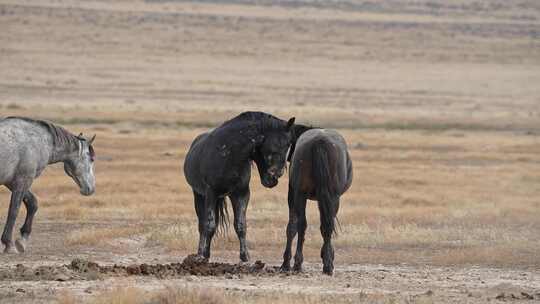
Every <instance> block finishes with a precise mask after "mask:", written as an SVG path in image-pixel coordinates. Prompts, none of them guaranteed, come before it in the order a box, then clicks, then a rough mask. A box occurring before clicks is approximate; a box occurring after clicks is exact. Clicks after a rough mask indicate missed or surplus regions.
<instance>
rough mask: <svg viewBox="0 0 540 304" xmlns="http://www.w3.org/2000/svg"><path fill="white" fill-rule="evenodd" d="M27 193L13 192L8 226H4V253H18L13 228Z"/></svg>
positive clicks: (7, 221)
mask: <svg viewBox="0 0 540 304" xmlns="http://www.w3.org/2000/svg"><path fill="white" fill-rule="evenodd" d="M25 192H26V191H20V190H12V191H11V201H10V203H9V210H8V216H7V220H6V225H5V226H4V232H3V233H2V238H1V240H2V244H4V246H5V249H4V253H16V252H17V249H15V247H14V246H13V240H12V237H13V226H15V220H16V219H17V214H18V213H19V207H20V206H21V201H22V199H23V197H24V194H25Z"/></svg>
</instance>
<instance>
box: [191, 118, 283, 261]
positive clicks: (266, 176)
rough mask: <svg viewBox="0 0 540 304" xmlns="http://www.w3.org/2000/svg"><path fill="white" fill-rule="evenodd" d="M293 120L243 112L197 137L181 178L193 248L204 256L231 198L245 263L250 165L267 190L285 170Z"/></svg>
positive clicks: (241, 256) (222, 219)
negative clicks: (188, 191) (195, 234)
mask: <svg viewBox="0 0 540 304" xmlns="http://www.w3.org/2000/svg"><path fill="white" fill-rule="evenodd" d="M293 124H294V118H291V119H290V120H289V121H288V122H287V121H284V120H281V119H278V118H276V117H274V116H272V115H269V114H266V113H262V112H245V113H242V114H240V115H238V116H237V117H235V118H233V119H231V120H229V121H227V122H225V123H223V124H222V125H221V126H219V127H217V128H216V129H214V130H213V131H211V132H209V133H204V134H201V135H199V136H198V137H197V138H195V140H194V141H193V143H192V144H191V147H190V148H189V152H188V154H187V155H186V159H185V162H184V175H185V176H186V180H187V182H188V183H189V185H190V186H191V187H192V188H193V195H194V197H195V211H196V212H197V217H198V219H199V235H200V238H199V249H198V255H199V256H200V257H201V258H202V259H208V258H209V257H210V244H211V242H212V237H213V236H214V233H215V231H216V228H217V225H218V224H222V225H224V224H226V213H225V210H226V208H225V197H226V196H228V197H229V198H230V199H231V203H232V206H233V212H234V228H235V230H236V234H237V235H238V239H239V240H240V260H241V261H243V262H246V261H248V260H249V254H248V249H247V244H246V209H247V206H248V202H249V196H250V191H249V180H250V178H251V165H250V164H251V161H254V162H255V164H256V165H257V168H258V170H259V175H260V177H261V183H262V184H263V186H265V187H267V188H272V187H274V186H276V185H277V183H278V178H279V177H281V176H282V175H283V172H284V168H285V165H286V159H285V158H286V156H287V150H288V149H289V146H290V144H291V140H292V134H291V133H292V132H291V130H292V127H293Z"/></svg>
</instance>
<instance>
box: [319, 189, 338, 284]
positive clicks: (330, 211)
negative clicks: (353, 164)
mask: <svg viewBox="0 0 540 304" xmlns="http://www.w3.org/2000/svg"><path fill="white" fill-rule="evenodd" d="M323 204H327V205H326V206H323ZM338 208H339V197H337V198H335V199H331V200H328V201H325V200H319V213H320V217H321V235H322V237H323V240H324V243H323V246H322V248H321V259H322V260H323V273H324V274H328V275H332V274H333V273H334V247H333V246H332V234H334V231H335V218H336V215H337V211H338Z"/></svg>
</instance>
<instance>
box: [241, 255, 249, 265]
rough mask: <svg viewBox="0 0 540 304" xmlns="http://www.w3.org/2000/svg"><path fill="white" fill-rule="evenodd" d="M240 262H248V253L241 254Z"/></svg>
mask: <svg viewBox="0 0 540 304" xmlns="http://www.w3.org/2000/svg"><path fill="white" fill-rule="evenodd" d="M240 262H242V263H247V262H249V254H248V253H243V254H242V253H241V254H240Z"/></svg>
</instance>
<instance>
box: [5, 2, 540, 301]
mask: <svg viewBox="0 0 540 304" xmlns="http://www.w3.org/2000/svg"><path fill="white" fill-rule="evenodd" d="M269 3H270V2H269V1H258V2H257V3H253V2H252V1H231V3H222V2H221V1H207V2H206V1H205V2H189V1H138V0H130V1H127V0H126V1H114V2H110V1H91V2H88V1H77V0H61V1H31V0H29V1H10V0H0V28H1V29H2V30H1V31H0V71H1V72H0V111H1V112H0V116H12V115H23V116H30V117H34V118H42V119H48V120H51V121H53V122H56V123H58V124H61V125H64V126H65V127H66V128H68V129H69V130H71V131H73V133H78V132H80V131H83V132H85V133H96V134H97V139H96V144H95V148H96V153H97V163H96V178H97V192H96V194H95V195H94V196H92V197H82V196H80V195H79V192H78V190H77V186H76V185H75V184H74V183H73V182H72V181H71V179H70V178H69V177H67V176H65V174H64V172H63V169H62V168H61V166H58V165H57V166H53V167H51V168H48V169H47V170H46V171H45V172H44V174H43V176H42V177H40V178H39V179H37V180H36V182H35V184H34V185H33V189H34V191H35V194H36V195H37V197H38V200H39V206H40V209H39V211H38V213H37V215H36V220H35V224H34V232H33V234H32V239H31V241H30V245H29V252H27V253H25V254H24V255H1V256H0V261H1V263H0V272H2V271H9V269H11V268H10V267H15V265H16V264H19V263H20V264H25V265H30V266H39V265H42V264H46V265H50V264H58V265H62V264H66V263H69V262H70V261H71V259H73V258H75V257H82V258H87V259H90V260H95V261H98V262H100V263H105V264H122V265H126V264H131V263H149V264H155V263H173V262H178V261H181V260H182V259H183V258H184V257H185V256H186V255H188V254H190V253H193V252H194V251H195V248H196V244H197V241H198V232H197V222H196V216H195V211H194V208H193V198H192V193H191V189H190V188H189V186H188V185H187V184H186V182H185V180H184V177H183V173H182V164H183V158H184V155H185V153H186V151H187V149H188V147H189V145H190V143H191V141H192V140H193V138H195V136H196V135H198V134H199V133H201V132H204V131H205V130H208V129H209V128H212V127H214V126H216V125H217V124H219V123H221V122H223V121H224V120H226V119H228V118H230V117H232V116H234V115H236V114H238V113H239V112H242V111H245V110H262V111H266V112H271V113H273V114H275V115H277V116H280V117H283V118H287V117H290V116H296V117H297V121H299V122H301V123H306V124H313V125H316V126H322V127H328V128H337V129H338V130H339V131H340V132H341V133H342V134H343V135H344V137H345V138H346V139H347V141H348V143H349V147H350V152H351V155H352V158H353V163H354V175H355V178H354V183H353V186H352V187H351V189H350V190H349V192H347V194H345V195H344V196H343V197H342V201H341V208H340V212H339V219H340V223H341V229H340V231H339V236H338V237H337V239H336V240H335V242H334V243H335V248H336V261H335V265H336V275H335V276H334V277H333V278H331V279H328V278H326V277H323V276H322V275H320V270H321V269H322V265H321V264H320V257H319V252H320V246H321V243H322V240H321V237H320V232H319V222H318V216H319V215H318V210H317V208H316V204H314V203H310V204H308V211H307V213H308V225H309V226H308V231H307V234H306V243H305V251H304V254H305V259H306V261H307V268H306V269H307V272H306V273H304V274H298V275H290V276H286V275H276V276H275V277H257V276H244V277H240V276H232V277H230V278H225V277H196V276H192V277H190V276H188V277H185V278H184V277H182V278H174V279H171V280H159V279H157V278H146V277H145V278H139V277H135V278H133V277H129V278H119V277H109V278H104V279H102V280H96V281H82V280H80V281H79V280H70V281H68V282H55V281H50V282H26V281H9V280H6V281H0V302H3V301H5V302H7V303H10V302H14V301H17V302H18V303H27V302H28V303H34V302H51V301H58V302H59V303H66V304H67V303H79V301H83V302H85V303H188V302H189V303H197V301H199V302H200V303H229V302H232V303H274V302H275V301H278V300H279V301H283V302H286V303H287V302H291V303H326V302H330V301H331V302H333V303H342V301H343V303H358V302H360V303H362V301H364V302H366V303H402V302H403V303H432V302H433V303H443V302H455V301H458V302H465V301H467V302H486V301H488V300H489V299H491V300H493V299H496V298H497V297H498V296H500V295H501V294H503V296H502V297H501V298H500V299H502V300H504V299H507V298H508V299H511V298H512V297H511V295H514V294H515V295H517V296H519V297H523V299H526V298H527V297H526V296H524V295H522V294H521V293H522V292H523V293H525V294H527V295H531V296H532V297H533V299H536V298H535V297H537V298H540V273H539V269H540V258H539V256H538V252H540V216H539V215H540V87H539V86H538V83H540V68H539V64H540V52H539V50H540V32H539V28H540V27H539V25H540V7H539V6H538V4H537V3H536V2H535V1H533V0H530V1H519V2H507V1H498V0H497V1H469V0H460V1H458V2H455V1H454V2H452V4H450V3H449V2H446V1H438V0H437V1H412V2H411V1H386V0H385V1H379V2H377V3H375V2H370V3H371V4H369V3H365V2H363V1H347V2H345V1H343V2H341V1H337V2H335V1H332V2H328V3H327V2H313V3H311V2H306V1H286V2H283V3H281V4H280V5H267V4H269ZM255 172H256V171H254V172H253V177H252V195H251V202H250V206H249V209H248V214H247V218H248V246H249V248H250V253H251V256H252V259H254V260H262V261H264V262H265V263H267V264H268V265H271V266H277V265H279V264H280V262H281V255H282V250H283V248H284V245H285V244H284V242H285V228H286V224H287V220H288V210H287V200H286V199H287V198H286V193H287V178H286V177H284V178H282V179H281V180H280V183H279V185H278V186H277V187H276V188H275V189H265V188H263V187H262V186H261V185H260V182H259V179H258V176H257V174H256V173H255ZM8 202H9V192H8V191H7V189H5V188H1V189H0V207H1V212H0V222H1V223H3V222H4V219H5V216H6V212H7V206H8ZM24 214H25V210H24V208H21V211H20V214H19V223H22V221H23V220H24ZM19 223H18V224H17V225H20V224H19ZM212 254H213V256H212V260H215V261H221V262H228V263H236V262H238V241H237V238H236V235H235V233H234V229H230V230H229V231H228V232H227V233H223V234H222V235H220V236H218V237H217V239H216V240H215V244H214V246H213V252H212ZM4 283H5V284H4ZM164 285H166V286H169V287H167V288H166V289H163V286H164ZM18 289H22V290H24V292H21V291H17V290H18ZM537 295H538V296H537ZM506 297H507V298H506ZM186 301H188V302H186Z"/></svg>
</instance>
